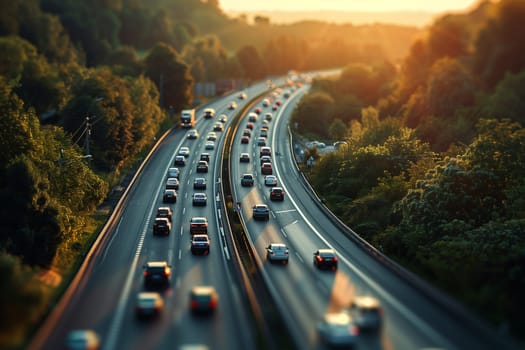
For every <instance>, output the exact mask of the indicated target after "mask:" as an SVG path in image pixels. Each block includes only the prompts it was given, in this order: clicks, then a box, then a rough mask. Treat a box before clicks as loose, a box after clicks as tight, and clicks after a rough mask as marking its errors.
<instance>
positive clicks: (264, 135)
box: [259, 129, 268, 137]
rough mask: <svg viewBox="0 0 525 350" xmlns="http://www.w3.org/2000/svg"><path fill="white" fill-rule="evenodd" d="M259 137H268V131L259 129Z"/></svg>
mask: <svg viewBox="0 0 525 350" xmlns="http://www.w3.org/2000/svg"><path fill="white" fill-rule="evenodd" d="M259 136H260V137H268V129H261V131H260V132H259Z"/></svg>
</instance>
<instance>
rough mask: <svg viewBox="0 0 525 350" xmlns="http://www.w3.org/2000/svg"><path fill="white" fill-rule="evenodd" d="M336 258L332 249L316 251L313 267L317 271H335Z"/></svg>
mask: <svg viewBox="0 0 525 350" xmlns="http://www.w3.org/2000/svg"><path fill="white" fill-rule="evenodd" d="M337 260H338V259H337V256H336V254H335V251H334V250H333V249H328V248H326V249H318V250H317V251H315V253H314V265H315V266H317V267H318V268H319V269H330V270H336V269H337Z"/></svg>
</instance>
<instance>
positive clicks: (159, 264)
mask: <svg viewBox="0 0 525 350" xmlns="http://www.w3.org/2000/svg"><path fill="white" fill-rule="evenodd" d="M146 266H147V267H165V266H168V262H167V261H148V262H147V263H146Z"/></svg>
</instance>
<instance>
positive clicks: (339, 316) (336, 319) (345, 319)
mask: <svg viewBox="0 0 525 350" xmlns="http://www.w3.org/2000/svg"><path fill="white" fill-rule="evenodd" d="M323 319H324V321H325V322H326V323H327V324H330V325H339V326H343V325H347V324H349V323H350V322H352V317H351V316H350V315H349V314H347V313H344V312H337V313H336V312H334V313H327V314H325V315H324V317H323Z"/></svg>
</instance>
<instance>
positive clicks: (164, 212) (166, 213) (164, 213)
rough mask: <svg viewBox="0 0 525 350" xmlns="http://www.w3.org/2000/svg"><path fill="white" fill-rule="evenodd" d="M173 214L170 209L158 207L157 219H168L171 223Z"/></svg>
mask: <svg viewBox="0 0 525 350" xmlns="http://www.w3.org/2000/svg"><path fill="white" fill-rule="evenodd" d="M172 215H173V213H172V212H171V208H170V207H158V208H157V217H158V218H166V219H168V220H169V221H170V222H171V217H172Z"/></svg>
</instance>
